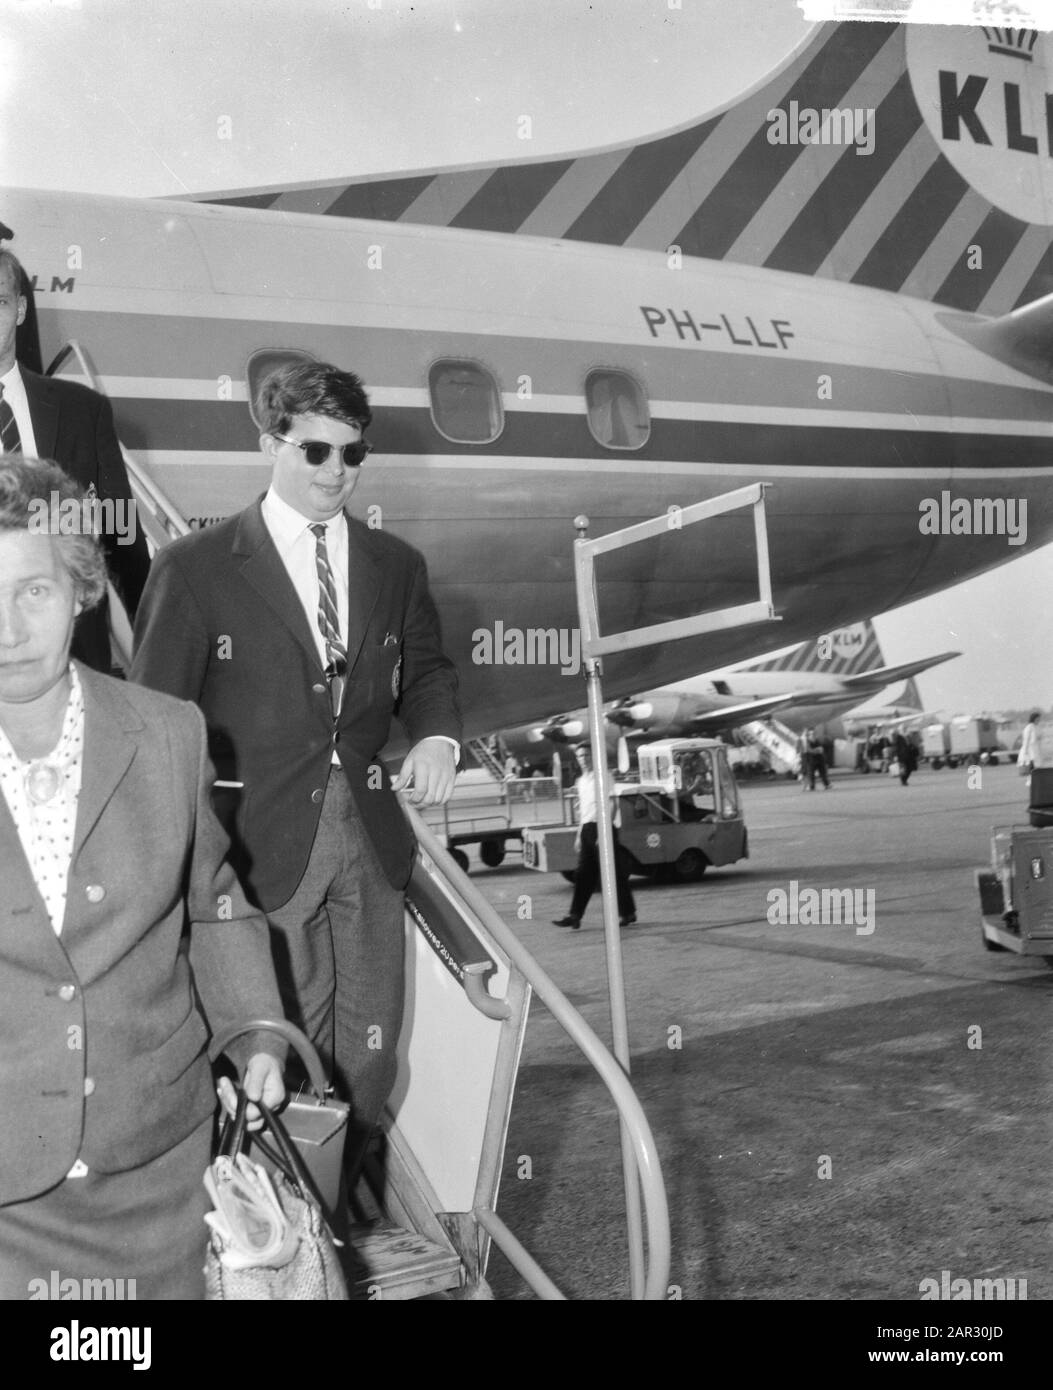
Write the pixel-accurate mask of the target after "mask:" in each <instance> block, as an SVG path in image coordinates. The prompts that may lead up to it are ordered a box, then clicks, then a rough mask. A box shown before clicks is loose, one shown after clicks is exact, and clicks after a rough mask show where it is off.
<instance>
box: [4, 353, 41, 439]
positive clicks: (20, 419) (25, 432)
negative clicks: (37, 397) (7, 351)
mask: <svg viewBox="0 0 1053 1390" xmlns="http://www.w3.org/2000/svg"><path fill="white" fill-rule="evenodd" d="M0 386H2V387H3V388H4V400H5V401H6V402H7V403H8V405H9V406H10V407H11V409H12V411H13V412H14V416H15V424H16V425H17V426H18V437H19V439H21V441H22V455H23V457H24V458H27V459H35V458H36V457H37V437H36V435H35V434H34V433H33V421H32V419H31V418H30V415H29V398H28V396H27V395H26V387H25V382H24V381H23V380H22V373H21V372H20V371H19V370H18V363H17V362H16V363H15V365H14V366H13V367H12V368H11V370H10V371H9V372H7V373H6V374H5V375H4V376H0Z"/></svg>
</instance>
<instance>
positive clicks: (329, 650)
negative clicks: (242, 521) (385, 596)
mask: <svg viewBox="0 0 1053 1390" xmlns="http://www.w3.org/2000/svg"><path fill="white" fill-rule="evenodd" d="M310 530H311V531H312V533H313V534H314V541H315V548H314V564H315V569H316V570H317V571H318V630H319V632H320V633H321V634H322V636H323V637H324V638H325V657H326V668H325V674H326V677H327V678H328V680H329V695H330V699H331V700H332V705H333V717H334V718H336V717H337V716H338V715H339V714H340V706H341V704H342V703H343V695H344V680H345V678H346V676H347V648H346V647H345V646H344V644H343V642H342V641H341V640H340V611H339V609H338V608H337V605H336V583H335V581H334V579H333V567H332V565H330V563H329V551H328V549H327V548H326V544H325V523H324V522H322V521H318V522H315V524H314V525H313V526H312V527H310Z"/></svg>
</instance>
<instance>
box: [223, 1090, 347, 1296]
mask: <svg viewBox="0 0 1053 1390" xmlns="http://www.w3.org/2000/svg"><path fill="white" fill-rule="evenodd" d="M259 1108H260V1113H261V1114H262V1115H263V1120H264V1127H265V1128H266V1130H267V1131H268V1133H269V1135H270V1138H271V1139H272V1140H273V1142H274V1144H275V1146H276V1151H277V1159H278V1171H277V1173H276V1174H275V1176H273V1177H272V1176H271V1174H270V1173H269V1172H268V1171H267V1170H266V1169H265V1168H264V1167H263V1165H262V1164H260V1163H254V1162H253V1161H252V1160H251V1159H250V1158H248V1157H247V1156H246V1155H245V1153H244V1151H243V1150H244V1147H245V1139H246V1130H245V1119H246V1113H247V1109H248V1097H247V1096H246V1094H245V1092H244V1090H242V1089H241V1088H240V1087H239V1089H238V1107H237V1113H236V1115H235V1117H234V1120H233V1122H231V1121H230V1119H229V1117H228V1119H227V1121H226V1122H225V1123H224V1126H223V1130H222V1132H221V1135H220V1140H219V1146H218V1147H219V1152H218V1153H217V1155H216V1157H215V1158H214V1159H213V1160H212V1163H211V1164H210V1165H209V1167H208V1169H207V1171H206V1173H205V1187H206V1188H207V1190H208V1194H209V1196H210V1197H211V1198H212V1204H213V1207H214V1208H215V1209H214V1210H213V1211H211V1212H209V1213H208V1214H207V1215H206V1216H205V1220H206V1222H207V1223H208V1226H209V1229H210V1235H209V1242H208V1248H207V1250H206V1253H205V1297H206V1299H209V1300H211V1301H213V1302H219V1301H222V1302H229V1301H232V1300H255V1301H260V1300H267V1301H272V1302H275V1301H277V1302H286V1301H291V1300H304V1299H312V1300H316V1301H317V1300H321V1301H325V1302H330V1303H332V1302H340V1301H346V1299H347V1285H346V1284H345V1282H344V1276H343V1274H342V1273H341V1270H340V1261H339V1258H338V1257H337V1253H336V1249H335V1247H334V1244H333V1238H332V1235H331V1234H330V1231H329V1228H328V1226H327V1225H326V1222H325V1218H324V1216H323V1215H322V1208H321V1204H320V1202H319V1199H318V1195H317V1193H316V1192H315V1190H314V1185H313V1183H312V1181H311V1177H310V1174H309V1173H308V1172H307V1169H306V1167H305V1165H304V1162H303V1159H302V1158H301V1157H300V1155H299V1153H298V1151H297V1149H296V1146H295V1145H294V1144H293V1142H292V1140H291V1138H290V1137H289V1134H288V1132H287V1131H286V1128H285V1126H284V1125H283V1124H282V1122H281V1120H279V1118H278V1117H277V1115H275V1114H274V1113H273V1111H272V1110H271V1109H270V1108H269V1107H268V1106H267V1105H265V1104H264V1103H263V1102H262V1101H260V1102H259Z"/></svg>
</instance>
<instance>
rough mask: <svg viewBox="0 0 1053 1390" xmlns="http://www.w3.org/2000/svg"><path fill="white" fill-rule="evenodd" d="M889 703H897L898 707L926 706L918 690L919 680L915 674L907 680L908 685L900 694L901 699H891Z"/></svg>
mask: <svg viewBox="0 0 1053 1390" xmlns="http://www.w3.org/2000/svg"><path fill="white" fill-rule="evenodd" d="M889 704H890V705H895V706H896V707H897V708H898V707H902V708H903V709H918V710H922V709H924V708H925V706H924V705H923V704H922V702H921V695H920V694H919V692H918V686H917V682H916V681H915V679H914V677H913V676H911V678H910V680H909V681H907V683H906V685H905V686H904V687H903V693H902V694H901V695H900V697H899V699H898V700H890V701H889Z"/></svg>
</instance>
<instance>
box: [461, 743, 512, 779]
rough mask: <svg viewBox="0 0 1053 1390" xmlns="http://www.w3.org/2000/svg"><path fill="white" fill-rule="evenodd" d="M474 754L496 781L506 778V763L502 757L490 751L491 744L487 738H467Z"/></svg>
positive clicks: (480, 764)
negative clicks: (502, 760)
mask: <svg viewBox="0 0 1053 1390" xmlns="http://www.w3.org/2000/svg"><path fill="white" fill-rule="evenodd" d="M466 743H467V745H468V747H469V748H470V749H471V751H472V755H473V757H474V758H475V760H476V762H477V763H478V764H479V766H480V767H482V768H485V769H486V771H487V772H488V773H489V774H490V776H491V777H492V778H493V779H494V781H495V782H503V781H504V779H505V769H504V764H503V763H502V762H501V759H500V758H499V757H498V756H497V755H496V754H495V753H492V752H491V751H490V745H489V743H488V742H487V740H486V739H485V738H470V739H467V740H466Z"/></svg>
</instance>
